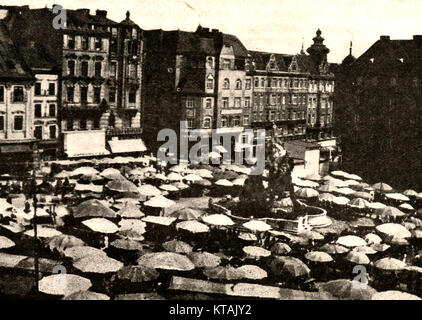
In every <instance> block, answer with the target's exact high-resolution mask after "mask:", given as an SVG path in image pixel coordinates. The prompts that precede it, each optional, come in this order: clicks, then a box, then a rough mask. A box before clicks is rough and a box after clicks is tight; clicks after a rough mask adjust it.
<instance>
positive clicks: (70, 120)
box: [66, 119, 73, 131]
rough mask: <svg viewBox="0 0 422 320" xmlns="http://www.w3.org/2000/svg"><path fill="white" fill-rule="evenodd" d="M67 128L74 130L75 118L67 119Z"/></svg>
mask: <svg viewBox="0 0 422 320" xmlns="http://www.w3.org/2000/svg"><path fill="white" fill-rule="evenodd" d="M66 129H67V130H69V131H70V130H73V119H67V121H66Z"/></svg>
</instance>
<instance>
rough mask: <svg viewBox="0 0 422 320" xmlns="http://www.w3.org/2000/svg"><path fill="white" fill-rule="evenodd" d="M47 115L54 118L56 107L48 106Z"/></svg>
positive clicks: (53, 105)
mask: <svg viewBox="0 0 422 320" xmlns="http://www.w3.org/2000/svg"><path fill="white" fill-rule="evenodd" d="M48 115H49V116H50V117H55V116H56V105H55V104H50V105H49V106H48Z"/></svg>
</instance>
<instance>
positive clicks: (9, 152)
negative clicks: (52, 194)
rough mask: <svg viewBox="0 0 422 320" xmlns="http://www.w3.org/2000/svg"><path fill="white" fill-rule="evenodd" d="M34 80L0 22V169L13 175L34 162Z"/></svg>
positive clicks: (5, 28) (35, 146) (35, 147)
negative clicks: (26, 164) (21, 166)
mask: <svg viewBox="0 0 422 320" xmlns="http://www.w3.org/2000/svg"><path fill="white" fill-rule="evenodd" d="M34 82H35V77H34V75H33V74H32V73H31V70H30V69H29V68H28V66H27V65H26V64H25V62H24V60H23V59H22V57H21V56H20V54H19V52H18V51H16V50H15V47H14V44H13V42H12V40H11V38H10V36H9V32H8V30H7V27H6V25H5V24H4V23H3V22H2V21H0V160H1V166H0V168H1V170H8V171H9V172H14V171H15V170H16V169H17V168H18V167H19V165H20V164H22V165H25V163H29V162H32V161H33V157H34V153H35V151H36V150H37V145H36V139H34V135H33V134H34V131H33V130H34V112H33V104H32V102H33V101H32V100H33V88H34Z"/></svg>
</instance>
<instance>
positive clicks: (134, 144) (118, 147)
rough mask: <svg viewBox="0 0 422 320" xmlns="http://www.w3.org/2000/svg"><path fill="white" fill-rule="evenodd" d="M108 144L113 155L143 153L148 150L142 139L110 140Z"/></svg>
mask: <svg viewBox="0 0 422 320" xmlns="http://www.w3.org/2000/svg"><path fill="white" fill-rule="evenodd" d="M108 144H109V146H110V149H111V152H112V153H128V152H143V151H146V150H147V148H146V147H145V143H144V142H143V141H142V139H125V140H110V141H108Z"/></svg>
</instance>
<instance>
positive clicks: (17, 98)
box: [13, 86, 24, 102]
mask: <svg viewBox="0 0 422 320" xmlns="http://www.w3.org/2000/svg"><path fill="white" fill-rule="evenodd" d="M23 96H24V95H23V87H22V86H15V87H14V88H13V102H23Z"/></svg>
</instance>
